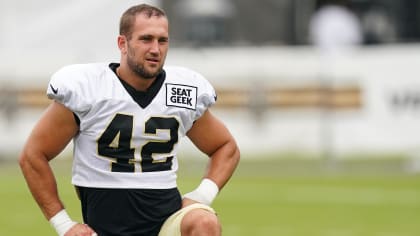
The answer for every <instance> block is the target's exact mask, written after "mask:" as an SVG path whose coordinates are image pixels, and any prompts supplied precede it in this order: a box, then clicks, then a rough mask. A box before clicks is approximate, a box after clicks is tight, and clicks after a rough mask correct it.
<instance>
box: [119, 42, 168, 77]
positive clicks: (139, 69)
mask: <svg viewBox="0 0 420 236" xmlns="http://www.w3.org/2000/svg"><path fill="white" fill-rule="evenodd" d="M133 58H136V56H135V54H134V50H131V49H129V51H128V56H127V65H128V67H129V68H130V70H131V71H133V72H134V74H136V75H137V76H139V77H140V78H143V79H153V78H156V77H157V76H158V75H159V74H160V73H161V72H162V70H163V65H162V66H160V67H159V68H158V69H157V70H156V71H154V70H153V71H151V70H147V69H146V68H145V67H144V65H142V64H140V63H138V62H136V60H135V59H133Z"/></svg>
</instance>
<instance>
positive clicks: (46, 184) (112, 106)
mask: <svg viewBox="0 0 420 236" xmlns="http://www.w3.org/2000/svg"><path fill="white" fill-rule="evenodd" d="M98 40H100V39H98ZM117 42H118V47H119V50H120V52H121V59H120V62H119V63H97V64H79V65H70V66H66V67H64V68H62V69H60V70H59V71H57V72H56V73H55V74H54V75H53V76H52V78H51V80H50V83H49V85H48V89H47V96H48V97H49V98H50V99H52V100H53V102H52V104H51V105H50V106H49V107H48V108H47V110H46V112H45V113H44V114H43V116H42V117H41V118H40V120H39V121H38V123H37V124H36V125H35V127H34V129H33V131H32V133H31V134H30V136H29V138H28V140H27V142H26V144H25V146H24V148H23V151H22V153H21V155H20V160H19V162H20V166H21V169H22V172H23V174H24V176H25V179H26V182H27V184H28V186H29V189H30V191H31V193H32V195H33V197H34V199H35V200H36V202H37V203H38V205H39V206H40V208H41V210H42V212H43V213H44V215H45V217H46V218H47V219H48V220H49V222H50V223H51V225H52V226H53V227H54V228H55V230H56V231H57V233H58V235H65V236H73V235H78V236H84V235H89V236H91V235H100V236H108V235H118V236H125V235H126V236H129V235H136V236H141V235H145V236H153V235H160V236H169V235H171V236H174V235H182V236H186V235H213V236H215V235H220V234H221V225H220V222H219V220H218V218H217V216H216V214H215V211H214V210H213V209H212V208H211V203H212V202H213V200H214V199H215V197H216V195H217V194H218V192H219V191H220V190H221V189H222V188H223V186H224V185H225V184H226V182H227V181H228V180H229V179H230V177H231V176H232V174H233V172H234V170H235V168H236V166H237V164H238V161H239V156H240V155H239V150H238V147H237V144H236V142H235V140H234V138H233V137H232V135H231V134H230V132H229V131H228V129H227V128H226V127H225V126H224V124H223V123H222V122H221V121H220V120H218V119H217V118H216V117H215V116H214V115H213V114H212V113H211V112H210V111H209V107H211V106H212V105H213V104H214V103H215V102H216V93H215V91H214V89H213V87H212V86H211V85H210V83H209V82H208V81H207V80H206V79H205V78H204V77H203V76H201V75H200V74H198V73H196V72H194V71H192V70H189V69H186V68H181V67H170V66H164V62H165V58H166V55H167V52H168V46H169V31H168V19H167V16H166V15H165V13H164V12H163V11H162V10H161V9H159V8H157V7H154V6H151V5H146V4H141V5H137V6H133V7H131V8H129V9H128V10H127V11H126V12H125V13H124V14H123V15H122V17H121V19H120V35H119V36H118V41H117ZM184 136H187V137H188V138H189V139H190V140H191V141H192V143H194V144H195V146H197V148H198V149H199V150H201V151H202V152H203V153H205V154H207V155H208V156H209V161H208V168H207V169H206V173H204V176H203V179H202V181H201V183H200V184H199V186H198V187H197V188H196V189H195V190H193V191H191V192H189V193H187V194H185V195H184V196H181V194H180V192H179V191H178V188H177V183H176V172H177V169H178V157H177V149H178V147H179V143H180V139H181V138H182V137H184ZM71 140H73V144H74V150H73V156H74V159H73V170H72V184H74V186H75V187H76V189H77V192H78V195H79V198H80V201H81V208H82V213H83V220H84V222H83V223H78V222H74V221H73V220H72V219H71V218H70V216H69V215H68V214H67V212H66V210H65V208H64V204H63V203H62V202H61V200H60V197H59V194H58V190H57V186H56V180H55V177H54V174H53V171H52V169H51V167H50V165H49V161H51V160H52V159H54V158H55V157H56V156H57V155H58V154H59V153H60V152H61V151H62V150H63V149H64V148H65V147H66V145H67V144H68V143H69V142H70V141H71Z"/></svg>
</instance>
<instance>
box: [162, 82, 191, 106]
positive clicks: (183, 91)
mask: <svg viewBox="0 0 420 236" xmlns="http://www.w3.org/2000/svg"><path fill="white" fill-rule="evenodd" d="M166 105H167V106H173V107H183V108H187V109H191V110H195V109H196V106H197V87H193V86H188V85H182V84H166Z"/></svg>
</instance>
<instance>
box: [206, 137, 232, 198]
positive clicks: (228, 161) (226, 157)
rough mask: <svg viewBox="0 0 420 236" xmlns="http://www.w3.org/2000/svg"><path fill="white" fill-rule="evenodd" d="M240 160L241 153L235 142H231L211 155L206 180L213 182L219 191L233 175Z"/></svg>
mask: <svg viewBox="0 0 420 236" xmlns="http://www.w3.org/2000/svg"><path fill="white" fill-rule="evenodd" d="M239 159H240V152H239V149H238V147H237V145H236V143H235V141H234V140H230V141H228V142H227V143H225V144H224V145H223V146H221V147H220V148H219V149H217V150H216V151H215V152H214V153H212V154H211V155H210V159H209V163H208V165H207V170H206V173H205V175H204V178H207V179H210V180H212V181H213V182H214V183H216V185H217V186H218V188H219V190H220V189H222V188H223V186H225V184H226V183H227V182H228V181H229V179H230V177H231V176H232V175H233V173H234V171H235V169H236V167H237V165H238V163H239Z"/></svg>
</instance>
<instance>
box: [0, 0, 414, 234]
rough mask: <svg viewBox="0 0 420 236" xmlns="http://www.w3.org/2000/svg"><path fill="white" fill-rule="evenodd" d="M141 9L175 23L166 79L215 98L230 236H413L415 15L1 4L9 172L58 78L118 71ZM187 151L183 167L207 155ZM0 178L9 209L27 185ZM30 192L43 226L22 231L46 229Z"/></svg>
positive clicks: (102, 1)
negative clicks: (125, 34)
mask: <svg viewBox="0 0 420 236" xmlns="http://www.w3.org/2000/svg"><path fill="white" fill-rule="evenodd" d="M140 2H146V3H152V4H155V5H158V6H160V7H162V8H164V9H165V11H166V12H167V14H168V18H169V21H170V42H171V48H170V51H169V54H168V58H167V62H166V64H168V65H169V64H170V65H179V66H185V67H189V68H191V69H194V70H196V71H198V72H200V73H201V74H203V75H204V76H205V77H206V78H207V79H208V80H209V81H210V82H211V83H212V84H213V85H214V87H215V88H216V90H217V93H218V102H217V103H216V105H215V106H214V108H212V111H213V112H214V113H216V114H217V115H218V116H219V117H220V118H221V119H222V120H223V121H224V122H225V123H226V125H227V126H228V127H229V129H230V130H231V132H232V133H233V135H234V136H235V137H236V139H237V142H238V144H239V147H240V149H241V151H242V158H243V161H242V163H241V165H240V167H239V168H238V174H237V176H236V178H234V179H233V180H232V184H231V187H228V188H227V189H226V190H224V192H223V194H224V195H222V196H221V197H220V200H219V202H216V207H218V208H219V209H220V214H221V218H222V220H223V221H224V222H225V225H226V226H225V230H226V231H225V232H227V233H226V235H241V236H244V235H288V236H294V235H296V236H298V235H315V236H316V235H320V236H321V235H322V236H328V235H332V236H339V235H351V236H353V235H369V236H372V235H378V236H379V235H381V236H382V235H383V236H393V235H395V236H397V235H398V236H411V235H413V236H414V235H418V233H419V232H420V228H419V226H418V220H420V214H419V212H420V211H419V210H420V185H419V183H420V180H419V172H420V154H419V153H420V122H419V120H420V14H419V13H420V1H418V0H399V1H395V0H348V1H345V0H335V1H334V0H258V1H253V0H206V1H198V0H156V1H153V0H152V1H133V0H127V1H111V0H88V1H86V0H83V1H82V0H73V1H52V0H39V1H23V0H15V1H5V0H0V32H1V37H0V57H1V63H0V133H1V136H0V167H2V166H3V167H4V166H8V164H7V163H10V161H15V160H16V159H17V156H18V153H19V151H20V149H21V148H22V146H23V144H24V142H25V139H26V138H27V136H28V135H29V133H30V131H31V129H32V127H33V125H34V124H35V122H36V121H37V120H38V118H39V117H40V115H41V114H42V112H43V109H45V108H46V107H47V105H48V104H49V103H50V101H49V100H48V99H47V98H46V96H45V90H46V88H47V85H48V81H49V79H50V76H51V75H52V74H53V73H54V72H55V71H57V70H58V69H59V68H61V67H62V66H65V65H68V64H74V63H90V62H118V61H119V50H118V48H117V45H116V42H117V35H118V23H119V17H120V16H121V14H122V13H123V11H125V10H126V9H127V8H128V7H129V6H132V5H134V4H138V3H140ZM182 145H183V147H182V148H181V149H182V151H181V155H180V156H182V158H181V161H184V162H189V164H191V163H192V160H195V157H196V156H200V155H201V154H200V153H198V152H197V151H196V150H195V148H194V147H193V146H192V145H191V143H189V141H188V140H184V141H183V143H182ZM70 152H71V145H70V146H69V147H68V149H67V150H66V153H65V154H64V158H62V159H64V160H65V161H66V160H67V159H70V158H67V157H69V156H70V155H67V154H70ZM183 157H186V158H183ZM188 157H191V159H189V158H188ZM13 163H15V162H13ZM194 163H195V162H194ZM69 166H70V164H69V163H67V162H65V164H64V167H62V168H64V169H65V168H67V169H65V171H64V172H63V173H65V174H66V176H67V174H69V170H68V169H69V168H70V167H69ZM186 166H188V165H187V164H186ZM195 167H197V169H198V170H201V168H203V163H201V162H198V163H195V164H194V165H193V166H192V167H186V168H185V170H184V169H181V172H180V176H181V178H182V179H185V180H186V181H187V183H190V186H191V187H192V186H195V182H194V181H195V180H196V179H197V176H198V175H200V174H201V171H196V170H192V169H194V168H195ZM181 168H182V167H181ZM59 170H62V169H59ZM184 171H186V172H187V174H186V175H185V174H184V175H183V174H182V173H185V172H184ZM190 172H191V173H190ZM0 173H3V175H2V178H5V179H6V180H8V184H6V187H4V186H5V184H4V183H3V188H2V189H4V191H3V193H2V194H3V195H1V194H0V196H10V199H19V198H17V197H16V195H13V193H14V191H11V189H14V186H17V185H19V186H21V185H22V186H23V185H24V184H23V180H22V179H21V178H20V179H19V178H18V180H15V182H13V181H12V180H11V179H8V177H10V176H16V169H14V168H12V169H10V168H9V169H8V168H6V169H5V168H3V169H2V168H0ZM10 173H13V174H10ZM188 173H190V174H191V176H194V180H189V177H188V176H189V174H188ZM349 175H350V176H351V177H347V176H349ZM291 176H292V177H291ZM326 176H327V177H326ZM331 176H332V178H328V177H331ZM343 176H344V177H343ZM360 176H364V177H363V178H361V177H360ZM306 177H307V178H306ZM382 177H383V178H382ZM64 178H66V177H64ZM188 180H189V181H190V182H188ZM16 181H17V184H15V185H13V183H16ZM66 181H68V179H66ZM66 184H69V183H68V182H66ZM187 185H188V184H187ZM188 188H189V187H188ZM21 191H23V192H21V198H23V199H25V201H27V202H28V204H30V205H29V206H31V207H33V209H34V212H36V213H28V214H26V215H25V217H28V216H27V215H32V214H39V217H38V218H40V219H41V221H39V222H41V223H33V224H32V226H33V227H36V226H35V225H36V224H40V225H42V227H45V228H47V229H48V225H46V224H45V222H44V221H43V220H42V216H41V215H40V213H38V209H36V205H35V204H34V203H33V202H31V200H30V195H29V193H28V192H27V190H26V189H25V190H21ZM25 191H26V192H25ZM70 196H71V197H70ZM68 198H70V199H72V200H69V201H70V202H71V201H74V199H73V198H74V193H73V192H72V191H70V193H69V194H68ZM237 199H241V200H240V201H239V202H238V200H237ZM12 201H13V200H12ZM6 202H7V201H6ZM19 204H20V203H19ZM76 204H77V203H76ZM4 207H6V206H4ZM345 207H347V208H345ZM381 207H382V208H381ZM26 208H27V207H26ZM26 208H25V209H26ZM77 208H78V207H77V206H75V207H74V208H73V209H77ZM2 209H3V208H2ZM246 209H248V210H249V212H248V211H246ZM21 210H22V212H25V211H24V209H21ZM223 210H224V211H223ZM73 211H75V210H73ZM321 212H322V213H321ZM23 216H24V213H20V214H13V215H11V216H9V218H8V219H5V220H3V221H2V219H1V218H0V226H2V227H0V232H1V230H2V229H3V230H5V232H6V233H8V234H7V235H18V234H17V233H16V234H13V233H11V232H12V231H14V230H15V231H19V230H17V229H18V228H19V227H20V226H18V225H19V224H18V222H21V221H22V217H23ZM264 216H267V217H264ZM229 217H230V218H229ZM14 218H16V220H15V221H13V222H14V223H11V221H10V220H11V219H14ZM31 220H33V219H31ZM43 223H44V225H43ZM1 224H3V225H1ZM13 224H16V225H13ZM7 225H9V227H8V228H7ZM10 225H11V226H10ZM369 227H372V228H369ZM32 230H33V228H30V227H29V226H27V232H31V231H32ZM48 230H49V229H48ZM20 231H22V232H23V231H24V230H23V228H20ZM32 232H33V231H32ZM47 232H49V233H52V231H47ZM51 235H52V234H51Z"/></svg>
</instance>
